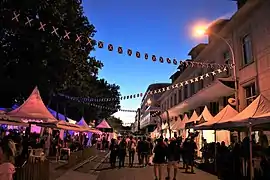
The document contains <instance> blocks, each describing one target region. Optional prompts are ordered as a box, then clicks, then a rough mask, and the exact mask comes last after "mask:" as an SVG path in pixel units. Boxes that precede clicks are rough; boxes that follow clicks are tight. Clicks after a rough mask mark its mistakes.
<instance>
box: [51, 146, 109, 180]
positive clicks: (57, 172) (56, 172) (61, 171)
mask: <svg viewBox="0 0 270 180" xmlns="http://www.w3.org/2000/svg"><path fill="white" fill-rule="evenodd" d="M93 148H94V147H93ZM107 153H108V152H101V151H99V150H95V149H93V155H92V156H91V157H90V159H91V158H92V159H93V161H92V162H90V163H86V164H84V165H83V166H82V167H79V168H77V171H76V172H75V173H72V174H70V172H72V169H73V168H69V169H67V168H65V166H63V163H56V162H54V161H52V162H51V163H50V180H56V179H58V178H60V177H62V176H64V175H66V174H70V175H71V176H73V175H74V174H76V173H77V174H80V172H87V170H88V169H89V171H90V170H91V168H94V167H95V166H94V165H93V164H97V162H100V159H102V158H104V157H105V155H106V154H107ZM75 177H76V176H75ZM68 179H70V178H68ZM70 180H71V179H70Z"/></svg>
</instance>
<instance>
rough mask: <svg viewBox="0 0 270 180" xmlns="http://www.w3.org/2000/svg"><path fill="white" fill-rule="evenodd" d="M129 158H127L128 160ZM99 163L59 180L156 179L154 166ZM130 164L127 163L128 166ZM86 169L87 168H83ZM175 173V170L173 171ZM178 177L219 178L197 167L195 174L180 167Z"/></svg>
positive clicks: (209, 179)
mask: <svg viewBox="0 0 270 180" xmlns="http://www.w3.org/2000/svg"><path fill="white" fill-rule="evenodd" d="M127 160H128V158H127V159H126V162H127ZM94 164H97V166H96V168H95V170H94V171H93V170H91V171H90V170H89V169H88V170H87V171H82V170H76V171H69V172H67V173H66V174H65V175H64V176H62V177H60V178H59V179H58V180H64V179H69V180H77V179H80V180H149V179H154V177H153V166H149V167H144V168H140V167H138V165H137V161H136V165H135V167H133V168H128V167H125V168H122V169H118V168H115V169H110V168H109V163H108V160H106V161H105V162H103V163H102V164H100V165H99V164H98V163H94ZM127 165H128V164H127V163H126V166H127ZM82 169H84V170H86V169H87V168H86V167H84V168H82ZM163 169H164V173H163V175H164V177H163V179H165V176H166V175H167V173H166V166H164V168H163ZM172 173H173V172H172ZM177 179H185V180H197V179H200V180H217V177H216V176H213V175H211V174H208V173H205V172H203V171H201V170H198V169H196V170H195V174H187V173H184V170H182V169H179V171H178V175H177Z"/></svg>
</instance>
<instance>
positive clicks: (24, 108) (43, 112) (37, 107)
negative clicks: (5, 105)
mask: <svg viewBox="0 0 270 180" xmlns="http://www.w3.org/2000/svg"><path fill="white" fill-rule="evenodd" d="M7 116H8V117H9V118H10V119H13V120H14V119H16V120H22V121H24V122H50V123H53V122H57V119H56V118H55V117H54V116H53V115H52V114H51V113H50V112H49V111H48V109H47V107H46V106H45V105H44V103H43V101H42V99H41V97H40V93H39V90H38V88H37V87H36V88H35V89H34V90H33V92H32V93H31V95H30V96H29V97H28V99H27V100H26V101H25V102H24V103H23V104H22V105H21V106H20V107H18V108H16V109H14V110H12V111H10V112H8V113H7Z"/></svg>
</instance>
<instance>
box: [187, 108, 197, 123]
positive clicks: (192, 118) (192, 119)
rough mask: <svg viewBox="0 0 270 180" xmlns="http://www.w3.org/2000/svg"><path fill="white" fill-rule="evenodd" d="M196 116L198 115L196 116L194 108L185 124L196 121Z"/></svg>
mask: <svg viewBox="0 0 270 180" xmlns="http://www.w3.org/2000/svg"><path fill="white" fill-rule="evenodd" d="M198 117H199V116H198V114H197V112H196V111H195V110H194V111H193V114H192V116H191V117H190V119H189V120H188V121H187V122H186V123H185V124H188V123H196V120H197V119H198Z"/></svg>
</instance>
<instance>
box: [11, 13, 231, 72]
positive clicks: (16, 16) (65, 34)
mask: <svg viewBox="0 0 270 180" xmlns="http://www.w3.org/2000/svg"><path fill="white" fill-rule="evenodd" d="M11 20H12V21H13V22H17V23H19V22H20V21H23V23H24V25H25V26H27V27H34V21H38V23H39V26H38V27H37V29H38V30H40V31H46V30H48V31H49V32H50V34H52V35H55V36H56V37H58V38H60V39H65V40H71V38H70V37H73V36H71V35H72V34H73V33H72V32H69V31H68V30H65V29H59V27H55V26H53V25H52V26H51V28H49V27H48V28H45V27H47V24H45V23H42V21H40V20H39V18H38V16H35V18H31V17H28V16H26V17H25V18H22V17H21V14H20V13H17V12H16V11H14V12H13V15H12V18H11ZM73 35H74V37H75V39H74V41H75V42H77V43H83V42H85V41H82V39H86V40H87V43H86V44H85V45H90V46H92V43H91V40H92V39H90V38H89V37H88V36H84V35H81V34H73ZM97 42H98V43H97V46H98V48H99V49H104V42H103V41H97ZM107 50H108V51H113V50H114V45H113V44H111V43H109V44H108V45H107ZM117 52H118V53H119V54H123V47H118V48H117ZM127 54H128V56H132V54H133V50H132V49H127ZM135 56H136V57H137V58H140V57H141V52H140V51H136V53H135ZM156 57H157V56H156V55H152V61H157V58H156ZM148 58H149V55H148V53H145V54H144V59H145V60H147V59H148ZM159 62H160V63H164V58H163V57H162V56H160V58H159ZM166 62H167V63H168V64H173V65H185V66H186V67H196V68H204V67H208V68H224V67H227V68H232V67H233V66H234V64H217V63H206V62H196V61H192V62H187V61H178V60H177V59H173V60H171V59H170V58H166Z"/></svg>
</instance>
